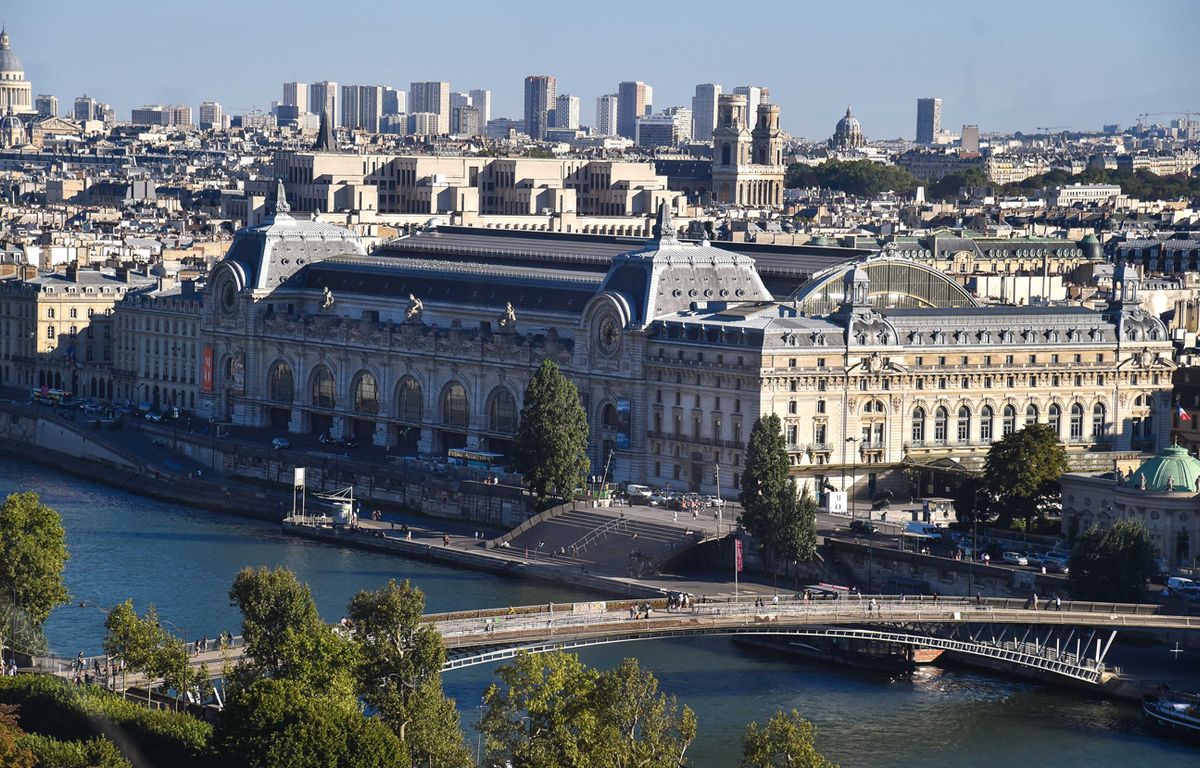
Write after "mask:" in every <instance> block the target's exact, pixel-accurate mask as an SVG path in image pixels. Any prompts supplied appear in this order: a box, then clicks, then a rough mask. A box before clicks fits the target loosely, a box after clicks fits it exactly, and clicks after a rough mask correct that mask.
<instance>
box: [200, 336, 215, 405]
mask: <svg viewBox="0 0 1200 768" xmlns="http://www.w3.org/2000/svg"><path fill="white" fill-rule="evenodd" d="M200 391H201V392H204V393H207V394H210V395H211V394H212V391H213V348H212V347H211V346H209V345H207V344H206V345H205V346H204V351H203V357H202V358H201V360H200Z"/></svg>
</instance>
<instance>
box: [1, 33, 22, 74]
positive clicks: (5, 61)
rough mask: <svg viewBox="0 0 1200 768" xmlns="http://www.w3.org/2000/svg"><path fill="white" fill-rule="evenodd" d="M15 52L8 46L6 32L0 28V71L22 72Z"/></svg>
mask: <svg viewBox="0 0 1200 768" xmlns="http://www.w3.org/2000/svg"><path fill="white" fill-rule="evenodd" d="M24 71H25V68H24V67H22V66H21V60H20V59H18V58H17V54H15V53H13V52H12V51H11V50H9V48H8V32H5V31H3V30H0V72H24Z"/></svg>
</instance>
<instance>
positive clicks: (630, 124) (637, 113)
mask: <svg viewBox="0 0 1200 768" xmlns="http://www.w3.org/2000/svg"><path fill="white" fill-rule="evenodd" d="M650 94H651V91H650V86H648V85H646V84H645V83H643V82H642V81H641V80H626V81H625V82H623V83H621V84H620V85H618V86H617V133H618V134H619V135H621V136H624V137H625V138H627V139H636V138H637V121H638V118H639V117H644V116H645V114H646V107H647V105H649V104H650V101H651V98H652V97H651V95H650Z"/></svg>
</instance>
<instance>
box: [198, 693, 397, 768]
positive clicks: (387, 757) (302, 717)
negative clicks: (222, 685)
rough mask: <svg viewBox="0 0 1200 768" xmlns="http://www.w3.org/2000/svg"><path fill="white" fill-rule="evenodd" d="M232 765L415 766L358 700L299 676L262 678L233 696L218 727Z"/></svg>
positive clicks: (223, 754)
mask: <svg viewBox="0 0 1200 768" xmlns="http://www.w3.org/2000/svg"><path fill="white" fill-rule="evenodd" d="M215 743H216V751H217V753H218V755H219V756H220V759H221V760H222V761H223V764H224V765H227V766H230V768H234V767H235V766H236V768H274V766H285V765H286V766H288V768H334V767H336V768H395V767H396V766H401V765H412V763H411V762H409V761H408V760H407V759H406V756H405V754H404V747H403V745H402V744H401V743H400V740H399V739H398V738H396V735H395V734H393V733H392V731H391V730H390V729H389V728H388V727H387V725H386V724H384V723H383V722H382V721H380V720H379V719H377V718H372V717H364V716H363V713H362V712H361V711H360V710H359V708H358V707H357V706H355V704H354V702H353V701H352V700H351V701H347V700H346V699H345V698H344V697H343V696H341V695H340V694H336V693H335V694H332V695H330V694H326V693H322V692H320V691H315V690H313V689H312V688H309V687H308V686H306V685H304V684H303V683H301V682H298V681H295V680H272V679H269V678H261V679H258V680H254V681H253V682H251V683H250V684H249V685H248V686H246V687H244V688H242V689H241V690H239V691H238V693H237V695H236V696H230V697H229V700H228V701H227V703H226V706H225V709H224V710H223V711H222V712H221V715H220V720H219V721H218V725H217V730H216V742H215Z"/></svg>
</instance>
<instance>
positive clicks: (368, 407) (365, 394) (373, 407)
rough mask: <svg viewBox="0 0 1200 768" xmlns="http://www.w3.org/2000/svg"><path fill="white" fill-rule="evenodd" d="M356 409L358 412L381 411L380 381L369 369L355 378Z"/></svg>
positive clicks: (370, 412) (372, 412)
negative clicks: (376, 379)
mask: <svg viewBox="0 0 1200 768" xmlns="http://www.w3.org/2000/svg"><path fill="white" fill-rule="evenodd" d="M354 410H355V411H356V412H357V413H367V414H375V413H379V383H378V382H377V381H375V377H374V376H372V375H371V374H370V373H368V372H367V371H360V372H359V374H358V376H356V377H355V379H354Z"/></svg>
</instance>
